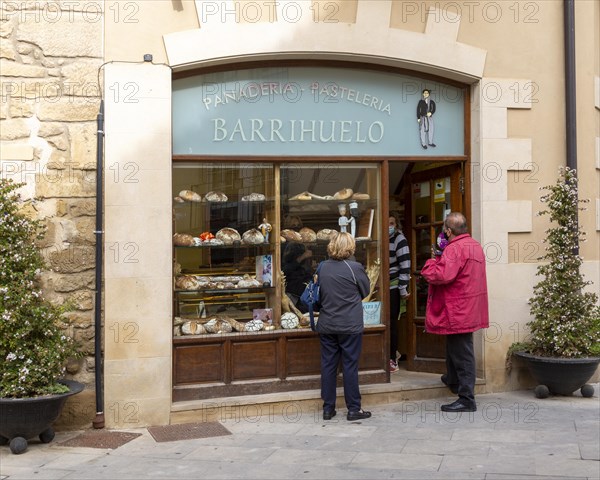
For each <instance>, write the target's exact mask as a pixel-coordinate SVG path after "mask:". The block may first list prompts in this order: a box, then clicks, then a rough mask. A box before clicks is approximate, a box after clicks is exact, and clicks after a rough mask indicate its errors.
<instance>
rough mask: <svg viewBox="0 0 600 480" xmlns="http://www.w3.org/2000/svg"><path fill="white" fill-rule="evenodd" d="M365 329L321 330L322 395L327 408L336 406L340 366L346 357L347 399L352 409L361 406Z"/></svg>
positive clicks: (348, 405) (324, 406)
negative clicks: (360, 367) (346, 331)
mask: <svg viewBox="0 0 600 480" xmlns="http://www.w3.org/2000/svg"><path fill="white" fill-rule="evenodd" d="M362 337H363V336H362V333H359V334H353V335H347V334H320V335H319V340H320V342H321V398H322V399H323V411H325V412H329V411H332V410H335V398H336V393H335V390H336V383H337V370H338V365H339V363H340V358H341V361H342V372H343V374H344V399H345V400H346V408H348V411H349V412H358V411H359V410H360V409H361V402H360V400H361V397H360V391H359V388H358V360H359V358H360V352H361V350H362Z"/></svg>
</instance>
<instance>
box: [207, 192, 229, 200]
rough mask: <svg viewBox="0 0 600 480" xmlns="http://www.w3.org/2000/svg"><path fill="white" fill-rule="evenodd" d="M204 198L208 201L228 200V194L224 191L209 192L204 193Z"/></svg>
mask: <svg viewBox="0 0 600 480" xmlns="http://www.w3.org/2000/svg"><path fill="white" fill-rule="evenodd" d="M204 200H205V201H207V202H226V201H227V195H225V194H224V193H223V192H208V193H207V194H206V195H204Z"/></svg>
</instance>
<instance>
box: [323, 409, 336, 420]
mask: <svg viewBox="0 0 600 480" xmlns="http://www.w3.org/2000/svg"><path fill="white" fill-rule="evenodd" d="M336 413H337V412H336V411H335V410H331V411H330V412H323V420H331V419H332V418H333V417H335V414H336Z"/></svg>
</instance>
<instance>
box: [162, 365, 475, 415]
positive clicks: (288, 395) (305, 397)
mask: <svg viewBox="0 0 600 480" xmlns="http://www.w3.org/2000/svg"><path fill="white" fill-rule="evenodd" d="M361 373H362V372H361ZM475 384H476V386H480V385H485V380H484V379H481V378H478V379H477V380H476V382H475ZM480 388H481V387H480ZM480 388H476V393H478V392H477V391H478V390H480ZM360 393H361V396H362V397H363V402H364V403H365V404H366V405H368V404H369V403H370V401H369V400H370V399H371V398H372V400H373V401H374V402H375V403H376V404H382V403H394V402H399V401H403V400H418V399H429V398H436V397H443V396H449V395H452V394H451V393H450V391H449V390H448V388H446V386H445V385H444V384H443V383H442V382H441V380H440V374H437V373H422V372H408V371H406V370H400V371H399V372H396V373H392V374H391V381H390V383H376V384H370V385H361V386H360ZM337 395H338V397H341V398H342V399H343V395H344V390H343V388H342V387H339V388H338V389H337ZM315 400H316V401H320V400H321V391H320V390H319V389H313V390H295V391H290V392H276V393H265V394H261V395H242V396H236V397H220V398H207V399H205V400H190V401H183V402H175V403H173V404H171V413H177V412H188V411H193V410H204V409H215V408H230V407H240V406H244V405H257V404H270V403H285V402H306V401H315ZM342 403H343V400H342Z"/></svg>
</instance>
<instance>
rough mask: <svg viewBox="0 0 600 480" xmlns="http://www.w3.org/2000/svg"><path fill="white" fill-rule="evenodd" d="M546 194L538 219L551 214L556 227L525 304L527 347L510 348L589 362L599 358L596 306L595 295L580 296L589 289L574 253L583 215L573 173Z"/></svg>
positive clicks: (599, 324) (599, 314)
mask: <svg viewBox="0 0 600 480" xmlns="http://www.w3.org/2000/svg"><path fill="white" fill-rule="evenodd" d="M543 190H547V191H548V193H547V194H545V195H542V197H541V198H540V199H541V201H542V203H545V204H546V205H547V208H546V209H545V210H543V211H541V212H539V215H549V216H550V221H551V222H553V223H555V224H556V225H555V226H552V227H551V228H549V229H548V230H546V235H547V237H546V238H545V239H544V242H545V243H546V244H547V246H546V254H545V255H544V256H543V257H541V258H540V260H543V261H544V262H545V263H542V264H540V265H539V266H538V267H537V274H536V275H537V276H540V277H543V278H542V280H540V281H539V282H538V283H537V285H535V287H534V288H533V296H532V298H530V299H529V305H530V312H531V314H532V315H533V316H534V319H533V320H531V321H530V322H528V323H527V325H528V326H529V328H530V331H531V334H530V336H529V338H528V339H527V341H526V342H521V343H519V344H513V345H511V347H510V348H509V351H508V354H509V356H510V355H511V354H512V353H513V352H515V351H518V350H520V351H526V352H528V353H531V354H534V355H539V356H545V357H565V358H577V357H589V356H598V355H600V306H598V295H596V294H595V293H592V292H584V288H585V287H586V286H587V285H590V284H592V282H590V281H585V280H584V277H583V275H582V274H581V272H580V266H581V264H582V258H581V257H580V256H579V255H578V254H577V253H576V249H577V246H578V244H579V241H584V240H585V233H584V232H583V231H582V230H581V228H580V225H579V223H578V211H579V210H583V208H581V207H580V205H579V204H580V203H585V202H586V200H579V198H578V183H577V175H576V172H575V170H573V169H570V168H561V169H560V176H559V178H558V180H557V182H556V184H554V185H550V186H546V187H543Z"/></svg>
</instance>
